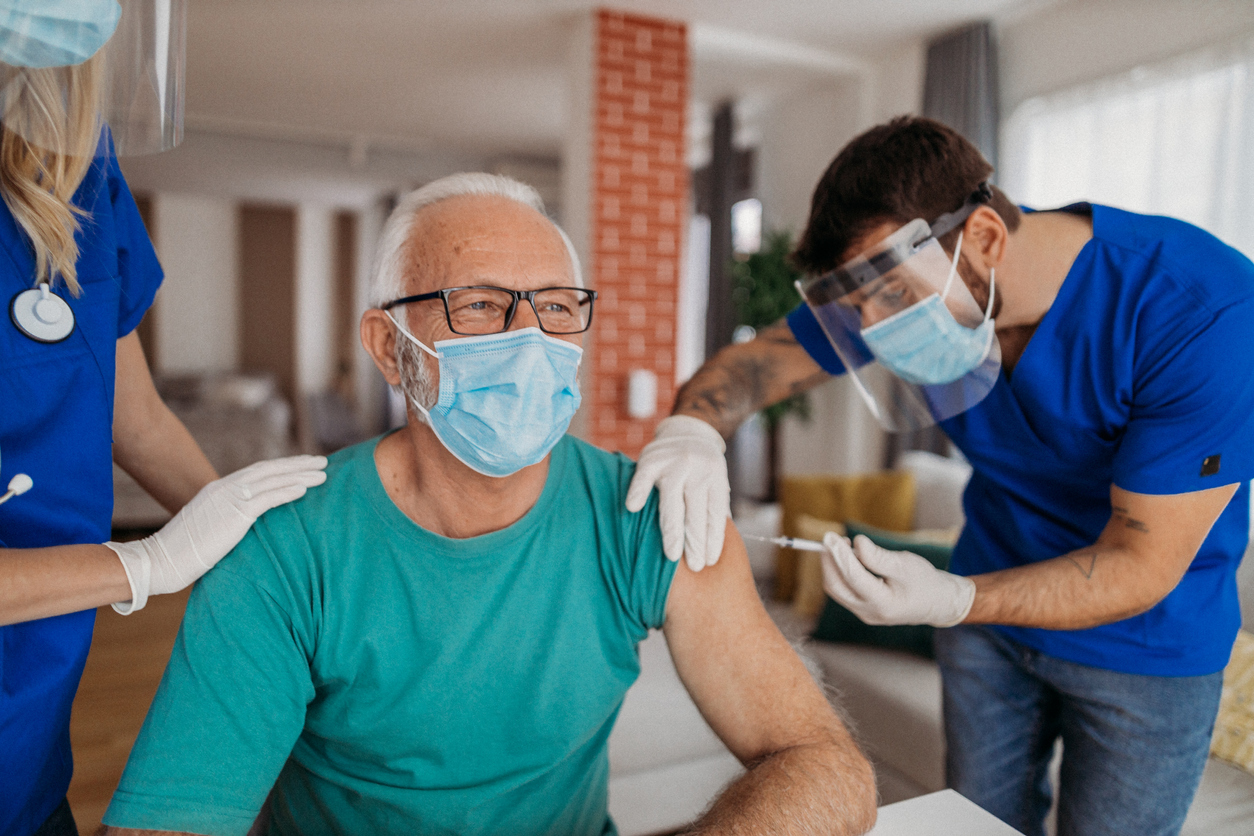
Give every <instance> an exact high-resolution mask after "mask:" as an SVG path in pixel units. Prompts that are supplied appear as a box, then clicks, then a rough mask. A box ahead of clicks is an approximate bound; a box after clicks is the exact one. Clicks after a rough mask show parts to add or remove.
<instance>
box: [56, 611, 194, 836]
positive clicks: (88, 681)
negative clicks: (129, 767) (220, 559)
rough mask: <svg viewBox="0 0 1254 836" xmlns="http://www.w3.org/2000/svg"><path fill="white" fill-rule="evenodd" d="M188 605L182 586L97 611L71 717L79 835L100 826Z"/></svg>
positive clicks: (73, 787) (72, 802)
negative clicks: (136, 607)
mask: <svg viewBox="0 0 1254 836" xmlns="http://www.w3.org/2000/svg"><path fill="white" fill-rule="evenodd" d="M186 606H187V592H186V591H184V592H180V593H176V594H174V595H154V596H153V597H152V598H150V599H149V600H148V606H146V607H145V608H144V609H143V610H141V611H139V612H137V613H136V614H135V615H131V616H125V617H124V616H120V615H118V614H117V613H115V612H114V611H113V609H112V608H111V607H101V608H100V609H99V610H98V611H97V613H96V633H95V636H94V637H93V639H92V643H91V654H90V655H89V656H88V657H87V668H86V670H84V672H83V681H82V684H80V685H79V688H78V697H77V698H75V700H74V713H73V716H72V718H71V720H70V739H71V741H72V745H73V747H74V780H73V781H72V782H71V783H70V792H69V798H70V808H71V809H72V810H73V811H74V818H75V819H76V820H77V822H78V830H79V833H81V834H84V836H88V834H91V833H93V832H95V830H96V828H98V827H99V826H100V817H101V816H103V815H104V811H105V808H106V807H108V806H109V798H110V796H112V795H113V790H114V789H115V788H116V787H117V785H118V779H119V778H121V777H122V768H123V767H124V766H126V756H127V755H128V754H129V753H130V751H131V745H132V744H133V743H134V742H135V736H136V735H137V734H139V727H140V726H141V725H142V724H143V722H144V715H145V714H146V713H147V712H148V704H149V703H151V702H152V696H153V694H155V693H156V691H157V683H158V682H160V681H161V672H162V671H164V670H165V663H166V660H167V659H169V658H170V648H171V647H173V646H174V636H175V634H176V633H177V632H178V626H179V621H180V620H181V619H182V618H183V609H184V607H186Z"/></svg>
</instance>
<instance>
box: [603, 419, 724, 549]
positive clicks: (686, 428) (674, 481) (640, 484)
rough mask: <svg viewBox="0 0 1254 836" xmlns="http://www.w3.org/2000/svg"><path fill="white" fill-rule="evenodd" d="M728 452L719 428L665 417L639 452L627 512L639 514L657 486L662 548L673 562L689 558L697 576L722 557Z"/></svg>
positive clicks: (696, 421)
mask: <svg viewBox="0 0 1254 836" xmlns="http://www.w3.org/2000/svg"><path fill="white" fill-rule="evenodd" d="M726 450H727V445H726V444H724V443H723V437H722V436H721V435H719V434H718V430H716V429H714V428H713V427H711V426H710V425H709V424H707V423H706V422H704V421H702V420H701V419H700V418H693V417H692V416H690V415H672V416H671V417H669V418H664V419H662V422H661V423H660V424H658V425H657V432H655V433H654V434H653V440H652V441H651V442H649V444H648V445H647V446H645V448H644V450H643V451H642V452H641V453H640V463H639V464H638V465H636V475H635V476H634V477H633V478H632V480H631V485H630V487H628V488H627V510H628V511H631V512H632V513H635V512H636V511H639V510H640V509H641V508H643V507H644V503H645V501H646V500H648V498H649V491H651V490H652V489H653V486H654V485H655V484H656V485H657V489H658V503H659V511H660V512H661V517H662V550H663V551H664V552H666V556H667V557H668V558H670V559H671V560H679V557H680V555H687V561H688V568H690V569H692V571H694V572H700V571H701V570H702V569H703V568H705V567H706V566H713V565H714V564H715V563H717V562H718V556H719V555H720V554H722V553H723V532H724V530H725V529H726V527H727V518H728V517H729V516H731V485H730V484H729V483H728V481H727V459H725V458H724V457H723V453H724V452H725V451H726Z"/></svg>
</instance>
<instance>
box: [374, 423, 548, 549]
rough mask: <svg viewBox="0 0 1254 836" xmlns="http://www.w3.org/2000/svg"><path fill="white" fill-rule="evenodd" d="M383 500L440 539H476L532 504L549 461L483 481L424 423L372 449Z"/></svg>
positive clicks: (412, 425) (513, 519) (507, 523)
mask: <svg viewBox="0 0 1254 836" xmlns="http://www.w3.org/2000/svg"><path fill="white" fill-rule="evenodd" d="M374 461H375V467H376V468H377V469H378V471H379V479H380V481H381V482H383V488H384V490H386V491H387V494H388V497H389V498H390V499H391V500H392V502H393V503H395V505H396V507H397V508H399V509H400V510H401V513H403V514H404V515H405V516H407V517H409V518H410V519H411V520H413V521H414V522H415V523H416V524H417V525H419V526H421V527H422V528H425V529H426V530H428V531H430V532H432V533H434V534H439V535H442V536H444V537H452V538H457V539H462V538H466V537H477V536H479V535H482V534H488V533H491V532H493V531H499V530H501V529H503V528H506V527H508V526H510V525H512V524H514V523H515V522H517V521H518V520H520V519H522V517H523V515H525V514H526V513H527V512H528V511H529V510H531V507H532V506H533V505H535V504H536V500H538V499H539V498H540V494H541V492H542V491H543V490H544V482H545V479H547V478H548V472H549V457H548V456H545V457H544V459H543V460H542V461H540V462H539V463H537V464H533V465H531V466H529V467H524V468H523V469H522V470H520V471H518V472H517V473H513V474H510V475H509V476H504V477H501V478H494V477H491V476H484V475H483V474H482V473H476V472H475V471H473V470H471V469H470V468H468V467H466V465H464V464H462V463H461V462H460V461H459V460H458V459H457V458H456V457H454V456H453V454H451V453H450V452H449V451H448V450H447V449H445V447H444V445H443V444H441V443H440V440H439V439H438V438H436V437H435V433H434V432H432V430H431V428H430V427H429V426H427V425H426V424H421V423H417V422H416V421H413V420H411V421H410V423H409V425H408V426H406V427H403V428H402V429H400V430H398V431H397V432H394V433H392V434H391V435H389V436H387V437H386V438H384V439H383V440H382V441H380V442H379V445H378V447H376V448H375V453H374Z"/></svg>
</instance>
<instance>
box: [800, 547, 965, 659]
mask: <svg viewBox="0 0 1254 836" xmlns="http://www.w3.org/2000/svg"><path fill="white" fill-rule="evenodd" d="M845 527H846V529H847V530H848V531H849V539H850V540H852V539H853V538H854V537H856V536H857V535H859V534H865V535H866V536H867V537H870V538H871V540H872V542H874V543H875V544H876V545H877V546H879V547H880V548H882V549H889V550H891V551H897V552H902V551H907V552H914V553H915V554H917V555H919V556H920V557H925V558H927V559H928V561H930V562H931V564H932V565H933V566H935V567H936V568H937V569H948V568H949V555H950V554H951V553H952V552H953V546H950V545H943V544H940V543H935V542H924V541H920V540H918V539H916V538H912V537H911V536H910V535H909V534H905V533H901V532H895V531H884V530H883V529H880V528H873V527H871V526H869V525H863V524H861V523H857V522H847V523H846V524H845ZM935 629H936V628H935V627H932V626H930V625H928V624H903V625H899V626H894V627H880V626H874V625H871V624H863V623H862V620H861V619H859V618H858V617H857V616H856V615H854V614H853V613H851V612H850V611H849V610H847V609H845V608H844V607H842V606H841V605H840V604H837V603H836V602H835V601H833V600H832V599H831V598H828V599H827V603H826V605H824V607H823V612H822V614H821V615H819V623H818V626H816V627H815V628H814V638H816V639H818V640H819V641H826V642H844V643H846V644H868V645H872V646H874V647H886V648H889V649H892V650H905V651H908V652H910V653H916V654H918V655H919V656H926V657H927V658H929V659H932V658H935V654H934V653H933V651H932V634H933V632H934V631H935Z"/></svg>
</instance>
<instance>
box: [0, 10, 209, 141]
mask: <svg viewBox="0 0 1254 836" xmlns="http://www.w3.org/2000/svg"><path fill="white" fill-rule="evenodd" d="M186 28H187V5H186V0H120V2H119V0H0V123H2V124H3V126H4V128H5V129H6V130H8V131H10V132H12V133H15V134H17V135H19V136H21V137H23V138H25V139H26V140H27V141H28V142H29V143H30V144H31V145H33V146H35V147H36V148H40V149H45V150H47V151H49V152H51V153H54V154H65V155H68V156H91V155H95V154H100V153H104V152H105V151H106V150H107V149H106V146H105V144H104V143H101V142H100V141H99V139H100V126H101V124H102V123H103V124H104V125H106V126H107V127H108V128H109V132H110V134H111V135H112V138H113V145H114V149H115V152H116V153H117V154H119V155H134V154H149V153H155V152H157V151H164V150H167V149H169V148H173V147H174V146H175V145H177V144H178V143H179V142H180V141H182V139H183V77H184V43H185V39H186Z"/></svg>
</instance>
